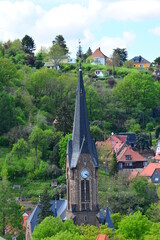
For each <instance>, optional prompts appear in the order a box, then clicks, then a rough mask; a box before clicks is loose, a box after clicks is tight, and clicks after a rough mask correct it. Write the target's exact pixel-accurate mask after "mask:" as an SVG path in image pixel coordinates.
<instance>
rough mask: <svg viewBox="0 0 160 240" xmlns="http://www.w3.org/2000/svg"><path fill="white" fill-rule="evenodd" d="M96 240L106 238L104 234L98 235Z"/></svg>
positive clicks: (104, 239) (105, 239) (106, 239)
mask: <svg viewBox="0 0 160 240" xmlns="http://www.w3.org/2000/svg"><path fill="white" fill-rule="evenodd" d="M96 240H108V237H107V235H106V234H100V233H99V234H98V237H97V238H96Z"/></svg>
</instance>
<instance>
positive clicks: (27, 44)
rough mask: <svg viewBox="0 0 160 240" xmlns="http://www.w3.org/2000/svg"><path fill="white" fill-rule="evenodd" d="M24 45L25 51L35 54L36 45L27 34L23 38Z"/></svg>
mask: <svg viewBox="0 0 160 240" xmlns="http://www.w3.org/2000/svg"><path fill="white" fill-rule="evenodd" d="M22 47H23V50H24V51H25V53H28V54H33V51H35V50H36V45H35V43H34V40H33V38H32V37H30V36H28V35H25V36H24V38H23V39H22Z"/></svg>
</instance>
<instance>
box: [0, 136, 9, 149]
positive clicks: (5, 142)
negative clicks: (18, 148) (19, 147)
mask: <svg viewBox="0 0 160 240" xmlns="http://www.w3.org/2000/svg"><path fill="white" fill-rule="evenodd" d="M0 146H3V147H8V146H9V141H8V138H6V137H5V136H0Z"/></svg>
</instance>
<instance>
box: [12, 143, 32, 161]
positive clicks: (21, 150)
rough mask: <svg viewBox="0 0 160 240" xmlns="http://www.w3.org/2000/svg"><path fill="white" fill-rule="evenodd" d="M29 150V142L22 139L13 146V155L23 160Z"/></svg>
mask: <svg viewBox="0 0 160 240" xmlns="http://www.w3.org/2000/svg"><path fill="white" fill-rule="evenodd" d="M28 150H29V147H28V144H27V142H26V141H25V140H24V139H23V138H20V139H19V140H18V142H17V143H15V144H14V145H13V148H12V153H13V154H15V155H17V156H18V158H21V157H22V156H23V157H26V154H27V152H28Z"/></svg>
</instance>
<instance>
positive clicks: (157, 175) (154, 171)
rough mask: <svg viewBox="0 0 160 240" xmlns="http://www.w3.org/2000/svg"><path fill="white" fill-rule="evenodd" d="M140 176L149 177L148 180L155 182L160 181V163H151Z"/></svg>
mask: <svg viewBox="0 0 160 240" xmlns="http://www.w3.org/2000/svg"><path fill="white" fill-rule="evenodd" d="M139 176H140V177H147V180H148V181H152V182H153V183H159V182H160V163H149V164H148V166H146V167H145V168H144V169H143V171H142V172H141V173H140V175H139Z"/></svg>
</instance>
